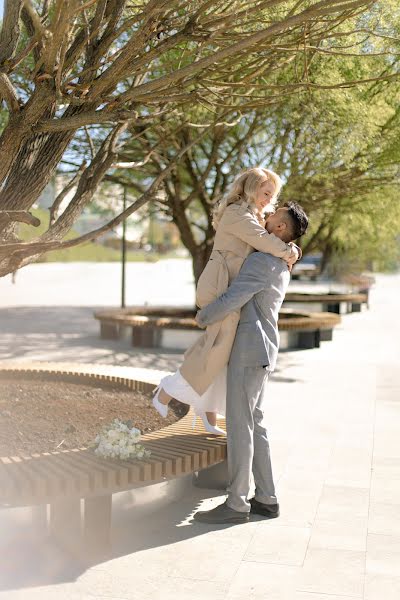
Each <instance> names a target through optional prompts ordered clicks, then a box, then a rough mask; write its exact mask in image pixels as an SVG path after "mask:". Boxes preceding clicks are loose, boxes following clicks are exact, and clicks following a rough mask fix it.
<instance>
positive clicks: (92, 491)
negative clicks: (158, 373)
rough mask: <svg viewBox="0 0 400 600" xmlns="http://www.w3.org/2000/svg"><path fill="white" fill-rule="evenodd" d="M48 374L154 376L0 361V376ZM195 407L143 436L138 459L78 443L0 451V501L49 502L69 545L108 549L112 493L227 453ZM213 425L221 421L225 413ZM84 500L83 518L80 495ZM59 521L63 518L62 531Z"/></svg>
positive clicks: (57, 531) (105, 378)
mask: <svg viewBox="0 0 400 600" xmlns="http://www.w3.org/2000/svg"><path fill="white" fill-rule="evenodd" d="M2 377H3V378H5V377H7V378H10V377H17V378H19V379H20V378H22V377H23V378H28V379H32V378H40V379H43V378H46V379H53V380H56V381H59V380H60V379H62V380H64V381H65V380H68V381H74V382H79V383H86V384H87V383H89V384H93V383H94V384H96V385H99V384H101V385H110V384H112V385H116V384H118V385H121V386H122V387H129V388H131V389H138V390H141V391H151V390H153V389H154V383H153V384H152V383H149V382H143V381H136V380H132V379H128V378H124V377H115V376H112V375H107V374H104V375H102V374H98V373H84V372H83V373H82V372H80V371H78V370H76V369H74V368H71V370H67V371H64V370H60V369H59V368H58V367H57V365H54V367H49V366H48V365H45V366H43V367H41V366H39V365H38V366H21V367H12V368H8V367H4V366H0V379H1V378H2ZM192 419H193V413H192V412H191V411H190V412H189V413H188V414H187V415H186V416H185V417H183V418H182V419H180V420H179V421H177V422H176V423H174V424H173V425H169V426H167V427H164V428H163V429H161V430H159V431H155V432H152V433H148V434H145V435H143V436H142V437H141V441H142V442H143V445H144V446H145V447H146V448H148V449H149V450H151V456H150V457H149V458H147V459H143V460H134V459H130V460H126V461H119V460H117V459H104V458H101V457H99V456H97V455H96V454H95V453H94V452H93V450H90V449H87V448H76V449H73V450H61V451H55V452H44V453H40V454H39V453H38V454H31V455H23V456H3V457H0V503H1V504H2V505H3V506H5V507H16V506H32V505H46V504H50V524H49V526H50V531H51V533H52V534H53V535H54V536H55V537H56V538H58V539H59V540H61V541H62V542H63V543H64V544H66V545H68V546H71V545H72V546H74V544H76V543H77V542H78V541H79V538H80V532H81V529H82V530H83V535H84V541H85V545H86V547H87V548H89V549H90V551H92V550H93V549H96V548H103V549H106V548H107V547H108V546H109V543H110V527H111V504H112V495H113V494H114V493H116V492H121V491H124V490H129V489H132V488H135V487H139V486H143V485H148V484H154V483H159V482H162V481H165V480H168V479H170V478H176V477H180V476H182V475H187V474H190V473H194V472H195V471H198V470H200V469H204V468H207V467H209V466H211V465H215V464H217V463H219V462H222V461H223V460H225V458H226V438H225V436H210V435H209V434H208V433H207V432H206V431H205V430H204V428H203V423H202V421H201V419H197V422H196V428H195V429H193V428H192ZM219 425H220V426H221V427H224V428H225V422H224V420H223V419H221V420H220V421H219ZM81 499H83V500H84V512H83V522H82V523H81V515H80V501H81ZM65 523H68V528H67V531H65Z"/></svg>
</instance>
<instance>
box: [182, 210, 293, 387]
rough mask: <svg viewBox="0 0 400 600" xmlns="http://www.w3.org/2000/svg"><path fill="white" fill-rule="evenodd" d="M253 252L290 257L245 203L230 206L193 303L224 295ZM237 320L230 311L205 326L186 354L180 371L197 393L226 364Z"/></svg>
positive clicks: (289, 249) (203, 303)
mask: <svg viewBox="0 0 400 600" xmlns="http://www.w3.org/2000/svg"><path fill="white" fill-rule="evenodd" d="M253 250H259V251H261V252H268V253H269V254H273V255H274V256H278V257H280V258H284V259H286V258H291V257H292V256H293V254H294V251H293V248H292V247H291V246H289V245H288V244H285V242H283V241H282V240H281V239H279V238H278V237H276V236H275V235H274V234H270V233H268V232H267V231H266V230H265V229H264V227H263V226H262V225H261V224H260V223H259V221H258V220H257V217H256V216H255V214H254V213H252V212H251V210H250V209H249V207H248V205H247V203H246V202H242V203H240V204H239V203H238V204H230V205H229V206H227V208H226V209H225V211H224V213H223V215H222V218H221V220H220V222H219V225H218V229H217V232H216V234H215V241H214V246H213V250H212V253H211V256H210V259H209V261H208V263H207V264H206V266H205V268H204V271H203V273H202V274H201V276H200V278H199V281H198V284H197V290H196V303H197V305H198V306H199V307H200V308H202V307H203V306H206V305H207V304H209V303H210V302H212V301H213V300H215V299H216V298H218V296H220V295H221V294H222V293H223V292H225V290H226V289H227V287H228V286H229V285H230V284H231V283H232V281H233V280H234V279H235V277H236V276H237V275H238V273H239V271H240V268H241V266H242V264H243V262H244V260H245V259H246V258H247V256H248V255H249V254H250V253H251V252H253ZM239 317H240V311H238V312H232V313H230V314H229V315H228V316H227V317H226V318H225V319H224V320H223V321H220V322H219V323H213V324H212V325H209V326H208V327H207V329H206V330H205V332H204V333H203V335H202V336H201V337H200V338H199V339H198V340H197V341H196V342H195V343H194V344H193V345H192V346H191V347H190V348H189V349H188V350H187V351H186V353H185V357H184V360H183V364H182V366H181V367H180V372H181V375H182V376H183V377H184V379H186V381H187V382H188V383H189V384H190V385H191V386H192V388H193V389H194V390H195V391H196V392H197V393H198V394H200V395H202V394H204V392H205V391H206V390H207V388H208V387H209V386H210V385H211V383H212V382H213V381H214V379H215V377H216V376H217V375H218V373H219V372H220V371H221V369H222V368H223V367H224V366H225V365H227V364H228V360H229V356H230V353H231V349H232V345H233V341H234V339H235V334H236V328H237V325H238V322H239Z"/></svg>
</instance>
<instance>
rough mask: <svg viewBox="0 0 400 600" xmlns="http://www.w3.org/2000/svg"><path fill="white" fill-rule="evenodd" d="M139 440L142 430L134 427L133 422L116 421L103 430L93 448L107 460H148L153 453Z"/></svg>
mask: <svg viewBox="0 0 400 600" xmlns="http://www.w3.org/2000/svg"><path fill="white" fill-rule="evenodd" d="M139 440H140V430H139V429H136V428H135V427H132V422H131V421H120V420H119V419H114V421H113V422H112V423H110V424H109V425H105V426H104V427H103V428H102V430H101V431H100V433H99V434H98V435H97V436H96V438H95V440H94V442H93V445H92V446H93V448H94V449H95V450H94V452H95V454H97V455H98V456H103V457H105V458H120V459H122V460H127V459H128V458H147V457H148V456H150V454H151V452H150V450H146V449H145V447H144V446H142V445H141V444H139Z"/></svg>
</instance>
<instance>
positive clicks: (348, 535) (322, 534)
mask: <svg viewBox="0 0 400 600" xmlns="http://www.w3.org/2000/svg"><path fill="white" fill-rule="evenodd" d="M367 522H368V521H367V518H365V519H353V521H352V522H348V521H345V522H343V521H341V520H335V521H324V520H320V519H316V520H315V521H314V525H313V528H312V534H311V538H310V544H309V547H310V548H320V549H336V550H354V551H359V552H365V550H366V546H367Z"/></svg>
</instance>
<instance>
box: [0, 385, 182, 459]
mask: <svg viewBox="0 0 400 600" xmlns="http://www.w3.org/2000/svg"><path fill="white" fill-rule="evenodd" d="M151 398H152V394H151V393H147V392H138V391H132V390H127V389H123V388H121V387H118V388H111V387H104V388H100V387H94V386H92V385H81V384H75V383H64V382H62V381H60V382H58V381H57V382H53V381H32V380H27V381H25V380H21V381H15V380H0V456H13V455H19V454H32V453H34V452H51V451H54V450H67V449H70V448H81V447H83V446H87V445H88V444H89V443H90V442H91V441H93V440H94V438H95V437H96V435H97V433H98V432H99V431H100V429H101V428H102V426H103V425H107V424H109V423H111V421H113V419H115V418H118V419H121V420H122V421H127V420H131V421H132V425H133V426H134V427H137V428H138V429H140V431H141V432H142V433H143V434H145V433H148V432H150V431H156V430H157V429H161V428H162V427H165V426H166V425H170V424H172V423H175V422H176V421H177V420H178V419H180V418H181V417H183V416H184V415H185V414H186V412H187V410H188V407H187V406H186V405H184V404H181V403H180V402H177V401H176V400H172V401H171V403H170V410H169V413H168V417H167V419H163V418H162V417H161V416H160V415H159V414H158V413H157V411H156V410H155V409H154V408H153V406H152V404H151Z"/></svg>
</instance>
